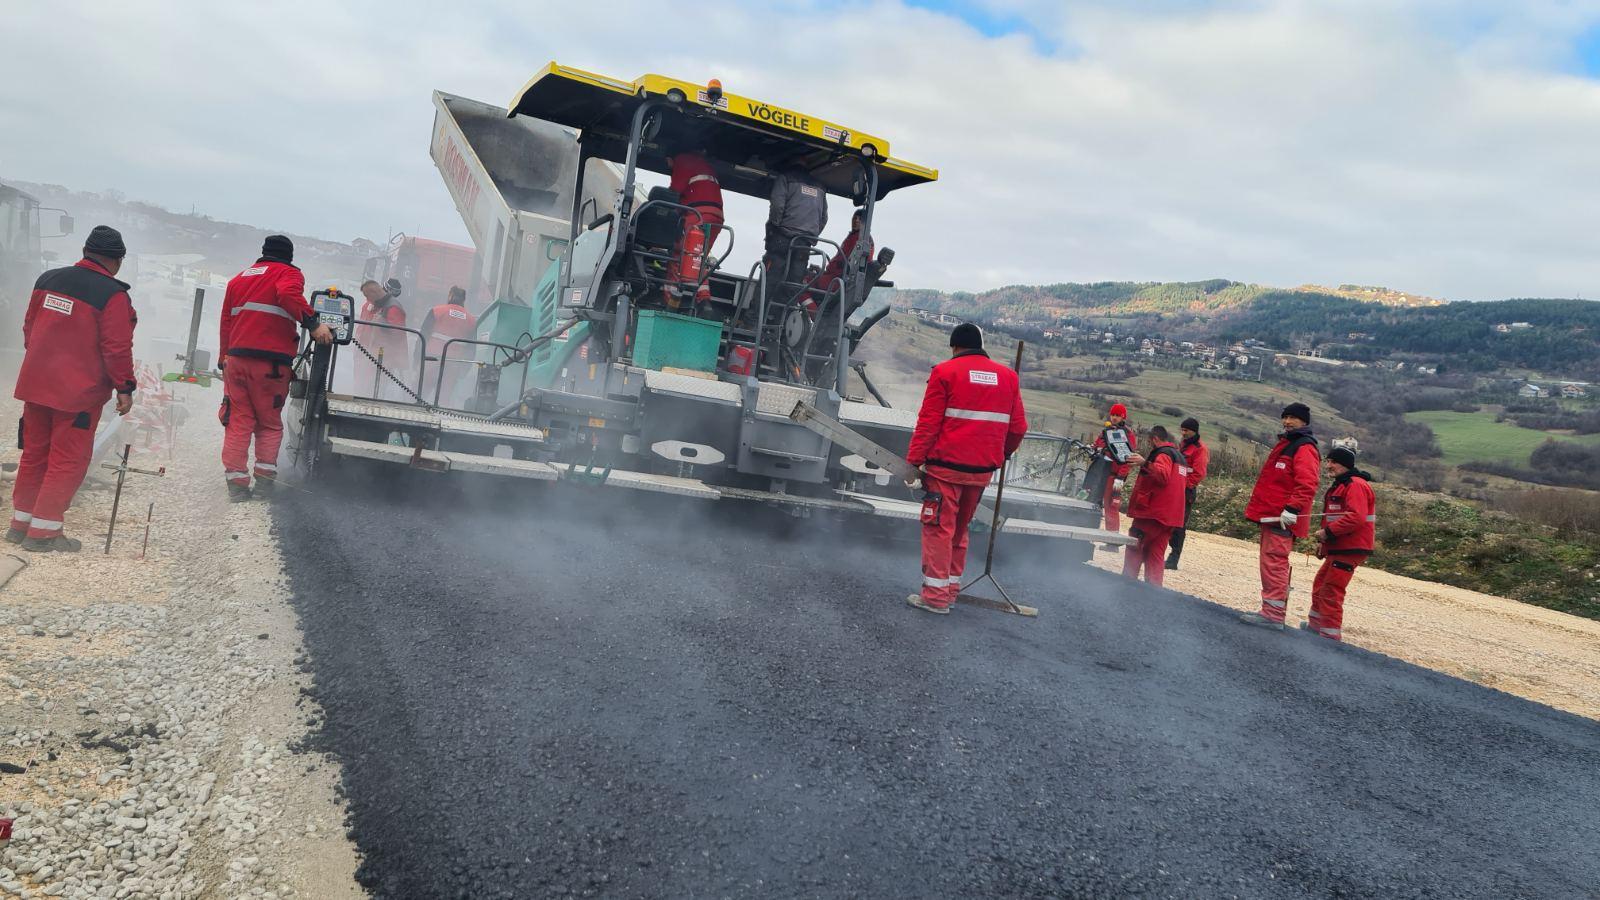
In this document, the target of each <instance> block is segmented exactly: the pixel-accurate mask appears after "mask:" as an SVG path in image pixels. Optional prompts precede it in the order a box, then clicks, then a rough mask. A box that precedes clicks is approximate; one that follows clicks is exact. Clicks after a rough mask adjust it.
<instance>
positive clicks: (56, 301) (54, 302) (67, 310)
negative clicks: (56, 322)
mask: <svg viewBox="0 0 1600 900" xmlns="http://www.w3.org/2000/svg"><path fill="white" fill-rule="evenodd" d="M44 308H45V309H53V310H55V311H56V312H58V313H61V314H63V315H68V316H70V315H72V298H71V297H63V296H61V295H60V294H45V295H44Z"/></svg>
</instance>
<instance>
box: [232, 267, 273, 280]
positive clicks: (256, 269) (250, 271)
mask: <svg viewBox="0 0 1600 900" xmlns="http://www.w3.org/2000/svg"><path fill="white" fill-rule="evenodd" d="M266 270H267V267H266V266H251V267H250V268H248V269H245V270H244V271H243V272H240V273H239V277H240V278H249V277H250V276H251V275H260V274H261V273H263V272H265V271H266Z"/></svg>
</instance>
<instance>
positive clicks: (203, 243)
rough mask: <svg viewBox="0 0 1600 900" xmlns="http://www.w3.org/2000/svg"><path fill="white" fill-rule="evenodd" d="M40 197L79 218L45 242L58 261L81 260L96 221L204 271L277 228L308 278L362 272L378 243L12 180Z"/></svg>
mask: <svg viewBox="0 0 1600 900" xmlns="http://www.w3.org/2000/svg"><path fill="white" fill-rule="evenodd" d="M7 183H8V184H14V185H16V186H17V187H18V188H19V189H21V190H24V191H27V192H28V193H30V194H32V195H33V196H35V197H37V198H38V199H39V201H40V203H41V204H43V205H44V206H47V207H56V208H59V209H64V210H66V211H67V212H68V213H69V214H70V215H72V216H73V217H74V218H75V219H76V220H77V227H76V228H75V229H74V232H73V233H72V234H70V235H67V236H65V237H58V238H51V239H46V240H45V241H44V248H45V249H46V250H49V251H54V252H55V253H56V255H57V258H58V260H63V261H67V262H70V261H72V260H75V259H77V258H78V250H79V248H81V247H82V246H83V239H84V236H85V235H87V234H88V232H89V229H90V228H93V227H94V226H96V225H110V226H113V227H115V228H117V229H118V230H120V231H121V232H122V235H123V238H124V239H125V240H126V241H127V244H128V250H129V252H130V253H132V254H198V255H199V256H200V257H201V258H200V259H199V260H198V261H197V262H196V263H195V265H196V266H197V267H199V268H202V269H214V270H217V271H226V272H234V271H237V270H239V269H240V268H242V267H243V266H245V265H246V264H248V263H249V262H250V261H251V260H254V259H255V258H256V257H257V256H258V255H260V252H261V241H262V239H264V238H265V237H266V236H267V235H268V234H272V233H273V232H274V231H280V230H281V231H283V232H284V233H287V234H288V235H289V237H290V238H292V239H293V240H294V243H295V262H296V264H298V265H299V266H300V267H301V268H302V269H305V270H306V271H307V275H308V277H312V278H316V279H319V280H334V279H344V280H348V279H352V278H357V277H359V276H360V274H361V272H362V268H363V266H364V265H365V263H366V260H367V257H369V256H371V255H373V254H374V253H375V252H377V249H378V245H377V244H375V243H373V242H371V241H365V240H362V239H359V238H358V239H356V241H354V242H352V243H348V244H347V243H342V242H339V241H329V240H324V239H322V238H316V237H311V236H309V235H303V234H295V233H293V232H292V231H287V230H282V229H270V230H269V229H267V228H261V227H258V226H255V225H245V224H242V223H239V222H225V221H221V220H218V219H213V218H212V217H210V216H207V215H204V214H201V213H193V212H191V213H184V212H173V211H172V210H168V209H163V208H162V207H159V206H156V205H154V204H151V203H144V202H141V201H138V200H130V199H128V198H127V197H124V196H123V195H122V194H121V193H120V192H118V191H114V190H108V191H103V192H93V191H75V190H72V189H70V188H66V187H63V186H61V185H59V184H34V183H29V182H25V181H11V180H8V181H7Z"/></svg>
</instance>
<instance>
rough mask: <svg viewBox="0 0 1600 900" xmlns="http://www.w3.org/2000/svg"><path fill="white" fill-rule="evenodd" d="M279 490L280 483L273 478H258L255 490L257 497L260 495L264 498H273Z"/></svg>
mask: <svg viewBox="0 0 1600 900" xmlns="http://www.w3.org/2000/svg"><path fill="white" fill-rule="evenodd" d="M277 490H278V483H277V482H276V481H274V480H273V479H271V478H261V477H257V478H256V487H255V492H256V496H257V497H260V498H261V499H263V500H271V499H272V497H273V495H274V494H275V493H277Z"/></svg>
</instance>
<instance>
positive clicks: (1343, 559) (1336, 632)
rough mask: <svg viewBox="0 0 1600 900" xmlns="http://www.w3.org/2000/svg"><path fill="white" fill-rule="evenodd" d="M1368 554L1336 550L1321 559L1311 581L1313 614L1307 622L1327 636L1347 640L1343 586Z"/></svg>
mask: <svg viewBox="0 0 1600 900" xmlns="http://www.w3.org/2000/svg"><path fill="white" fill-rule="evenodd" d="M1365 561H1366V557H1364V556H1361V555H1360V554H1355V553H1336V554H1332V555H1330V556H1329V557H1327V558H1326V559H1324V560H1323V561H1322V568H1320V569H1318V570H1317V577H1316V579H1315V580H1314V581H1312V582H1311V614H1310V615H1309V616H1307V617H1306V620H1307V621H1306V624H1308V625H1310V626H1311V630H1312V631H1315V632H1316V633H1317V634H1320V635H1322V636H1323V637H1325V638H1332V639H1333V640H1336V641H1342V640H1344V630H1343V627H1344V589H1345V588H1346V587H1348V586H1349V585H1350V579H1351V577H1353V576H1354V575H1355V574H1356V568H1357V567H1358V566H1360V565H1361V564H1362V563H1363V562H1365Z"/></svg>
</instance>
